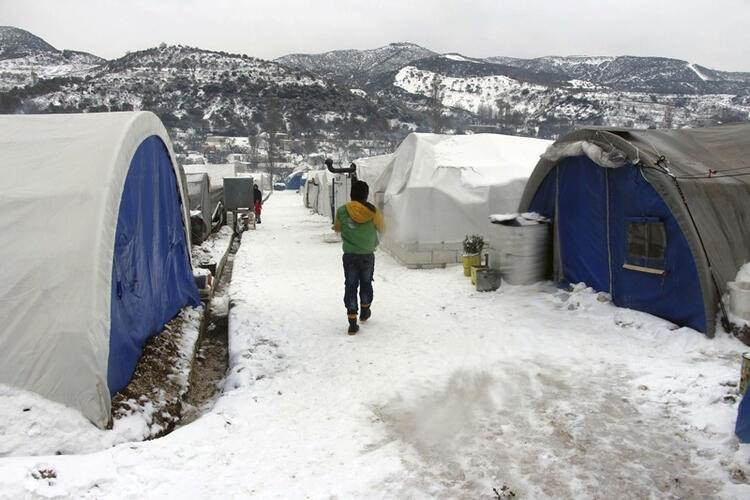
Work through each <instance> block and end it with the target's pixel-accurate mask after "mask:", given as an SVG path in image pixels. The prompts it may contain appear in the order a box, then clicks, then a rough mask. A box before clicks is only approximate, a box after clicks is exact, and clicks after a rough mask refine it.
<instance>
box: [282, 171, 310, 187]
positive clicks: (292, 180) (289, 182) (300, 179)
mask: <svg viewBox="0 0 750 500" xmlns="http://www.w3.org/2000/svg"><path fill="white" fill-rule="evenodd" d="M305 181H307V171H306V170H296V171H294V172H292V173H291V174H290V175H289V177H287V178H286V188H287V189H292V190H294V191H299V190H300V189H302V188H304V187H305Z"/></svg>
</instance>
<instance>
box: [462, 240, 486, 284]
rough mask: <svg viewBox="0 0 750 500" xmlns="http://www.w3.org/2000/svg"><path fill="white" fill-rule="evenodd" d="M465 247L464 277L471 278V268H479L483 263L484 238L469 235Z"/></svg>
mask: <svg viewBox="0 0 750 500" xmlns="http://www.w3.org/2000/svg"><path fill="white" fill-rule="evenodd" d="M463 246H464V256H463V261H464V276H471V266H478V265H480V264H481V263H482V249H484V238H483V237H482V236H481V235H478V234H467V235H466V238H464V244H463Z"/></svg>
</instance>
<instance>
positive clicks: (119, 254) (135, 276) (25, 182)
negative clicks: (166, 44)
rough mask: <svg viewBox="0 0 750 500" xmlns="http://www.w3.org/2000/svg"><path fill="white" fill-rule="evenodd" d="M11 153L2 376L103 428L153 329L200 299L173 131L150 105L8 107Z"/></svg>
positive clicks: (5, 185)
mask: <svg viewBox="0 0 750 500" xmlns="http://www.w3.org/2000/svg"><path fill="white" fill-rule="evenodd" d="M0 157H2V159H3V160H2V162H0V178H1V179H2V181H0V182H2V188H1V189H0V190H1V191H2V196H0V234H2V238H3V244H2V245H0V261H2V263H3V265H2V266H0V282H2V284H3V286H2V288H0V322H2V325H3V329H2V330H1V331H0V382H1V383H5V384H8V385H12V386H17V387H21V388H24V389H27V390H31V391H34V392H37V393H39V394H41V395H43V396H45V397H47V398H49V399H52V400H55V401H58V402H61V403H63V404H66V405H68V406H71V407H73V408H77V409H79V410H80V411H81V412H82V413H83V414H84V415H85V416H86V417H88V418H89V419H90V420H91V421H92V422H94V423H95V424H97V425H98V426H100V427H104V426H105V425H106V424H107V422H108V421H109V417H110V405H111V401H110V395H111V393H113V392H115V391H117V390H120V389H122V387H124V385H126V384H127V382H128V381H129V379H130V377H131V376H132V373H133V370H134V369H135V364H136V363H137V361H138V358H139V357H140V351H141V348H142V346H143V343H144V342H145V341H146V339H147V338H148V337H149V336H151V335H153V334H155V333H158V332H159V331H160V330H161V328H162V327H163V325H164V323H165V322H167V321H169V320H170V319H171V318H172V317H173V316H174V315H175V314H176V313H177V312H178V311H179V310H180V309H181V308H182V307H184V306H185V305H187V304H197V303H198V301H199V297H198V293H197V289H196V288H195V282H194V279H193V277H192V272H191V268H190V260H189V254H188V248H189V244H190V233H189V227H190V224H189V210H188V204H187V202H183V200H186V199H187V196H186V194H185V188H184V186H185V180H184V176H183V174H182V171H181V169H180V168H179V166H178V165H177V163H176V162H175V158H174V154H173V152H172V147H171V143H170V141H169V137H168V135H167V132H166V130H165V129H164V126H163V125H162V123H161V121H160V120H159V119H158V118H157V117H156V115H154V114H153V113H148V112H137V113H133V112H128V113H91V114H80V115H6V116H0ZM155 214H158V216H157V215H155Z"/></svg>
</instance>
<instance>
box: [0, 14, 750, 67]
mask: <svg viewBox="0 0 750 500" xmlns="http://www.w3.org/2000/svg"><path fill="white" fill-rule="evenodd" d="M0 25H11V26H17V27H20V28H24V29H26V30H29V31H31V32H32V33H34V34H36V35H39V36H41V37H42V38H44V39H45V40H47V41H48V42H49V43H51V44H52V45H54V46H55V47H57V48H59V49H75V50H85V51H87V52H92V53H94V54H97V55H99V56H102V57H106V58H116V57H120V56H122V55H124V54H125V52H126V51H133V50H138V49H143V48H147V47H153V46H155V45H158V44H159V43H161V42H166V43H168V44H184V45H191V46H198V47H201V48H206V49H213V50H225V51H227V52H239V53H244V54H249V55H252V56H256V57H261V58H264V59H273V58H275V57H279V56H281V55H284V54H288V53H292V52H323V51H328V50H334V49H342V48H359V49H364V48H373V47H378V46H381V45H385V44H387V43H389V42H395V41H410V42H415V43H418V44H420V45H423V46H425V47H427V48H430V49H432V50H436V51H439V52H460V53H462V54H465V55H468V56H474V57H486V56H493V55H505V56H515V57H537V56H543V55H570V54H586V55H644V56H645V55H651V56H664V57H675V58H679V59H686V60H689V61H691V62H696V63H699V64H702V65H704V66H708V67H712V68H716V69H726V70H741V71H750V0H628V1H623V0H598V1H596V0H369V1H365V0H335V1H334V0H309V1H304V0H0Z"/></svg>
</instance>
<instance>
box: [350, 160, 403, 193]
mask: <svg viewBox="0 0 750 500" xmlns="http://www.w3.org/2000/svg"><path fill="white" fill-rule="evenodd" d="M393 156H394V155H393V154H387V155H379V156H370V157H366V158H359V159H357V160H355V161H354V164H355V165H357V179H359V180H361V181H365V182H366V183H367V185H368V186H369V187H370V200H371V201H372V200H374V199H375V198H374V196H373V195H374V194H375V191H376V182H377V180H378V178H379V177H380V175H381V174H382V173H383V171H385V169H386V168H387V167H388V165H390V163H391V161H392V160H393Z"/></svg>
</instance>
